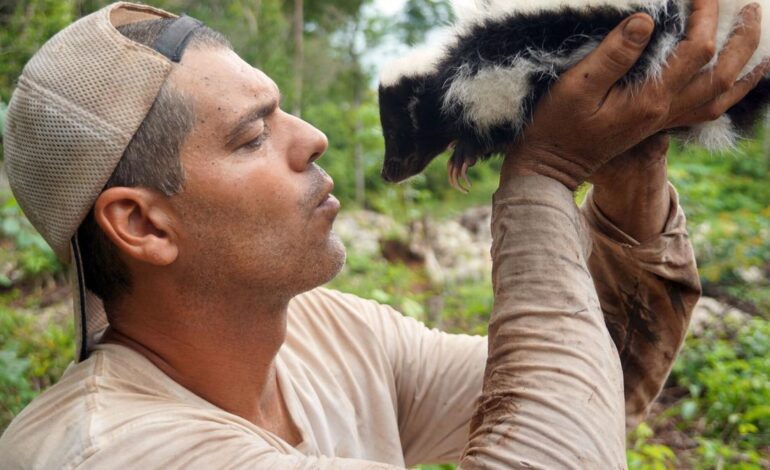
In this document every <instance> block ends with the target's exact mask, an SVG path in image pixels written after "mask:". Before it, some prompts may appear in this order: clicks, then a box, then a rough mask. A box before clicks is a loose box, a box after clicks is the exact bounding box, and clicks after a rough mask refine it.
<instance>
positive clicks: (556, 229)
mask: <svg viewBox="0 0 770 470" xmlns="http://www.w3.org/2000/svg"><path fill="white" fill-rule="evenodd" d="M492 235H493V242H492V259H493V270H492V280H493V287H494V296H495V300H494V310H493V313H492V318H491V320H490V325H489V336H488V342H489V346H488V347H489V357H488V359H487V364H486V370H485V374H484V385H483V391H482V395H481V398H480V400H479V402H478V406H477V408H476V411H475V414H474V416H473V419H472V421H471V426H470V432H471V434H470V440H469V442H468V444H467V446H466V449H465V452H464V455H463V458H462V460H461V466H462V467H463V468H574V469H585V468H613V469H618V468H625V467H626V457H625V419H624V418H625V415H624V398H623V381H622V370H621V367H620V361H619V358H618V353H617V350H616V348H615V344H614V343H613V341H612V339H611V337H610V335H609V333H608V331H607V328H606V326H605V324H604V317H603V314H602V310H601V308H600V304H599V299H598V296H597V294H596V289H595V288H594V284H593V280H592V278H591V274H590V272H589V270H588V266H587V263H588V260H587V258H588V254H589V251H590V244H591V237H590V234H589V231H588V229H587V227H586V226H585V225H584V221H583V218H582V217H581V216H580V213H579V211H578V208H577V207H576V206H575V204H574V202H573V199H572V193H571V192H570V191H569V190H567V189H566V188H565V187H564V186H563V185H561V184H560V183H558V182H556V181H554V180H552V179H550V178H545V177H541V176H527V177H517V178H512V179H511V180H509V181H508V182H507V183H506V185H505V186H502V187H501V188H500V189H499V190H498V191H497V193H496V194H495V197H494V209H493V215H492Z"/></svg>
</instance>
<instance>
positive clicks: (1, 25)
mask: <svg viewBox="0 0 770 470" xmlns="http://www.w3.org/2000/svg"><path fill="white" fill-rule="evenodd" d="M75 3H76V2H75V1H74V0H68V1H61V0H27V1H17V2H9V3H6V4H4V5H3V6H2V7H0V56H2V58H3V59H2V60H0V101H4V102H6V103H7V102H8V101H9V100H10V98H11V90H12V87H13V85H14V83H15V81H16V78H17V77H18V76H19V75H20V74H21V70H22V68H23V66H24V64H25V63H26V62H27V60H29V58H30V57H32V54H33V53H34V52H35V51H36V50H37V49H38V47H40V45H41V44H43V42H45V41H46V40H47V39H48V38H50V37H51V36H53V35H54V33H56V32H57V31H59V30H60V29H62V28H63V27H64V26H66V25H68V24H69V23H70V22H71V21H72V20H73V19H74V17H75V16H74V13H75Z"/></svg>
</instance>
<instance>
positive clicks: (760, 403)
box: [673, 318, 770, 468]
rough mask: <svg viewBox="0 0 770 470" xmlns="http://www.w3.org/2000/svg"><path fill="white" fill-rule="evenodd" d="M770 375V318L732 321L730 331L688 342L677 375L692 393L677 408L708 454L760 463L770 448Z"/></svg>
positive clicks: (676, 377)
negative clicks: (763, 452)
mask: <svg viewBox="0 0 770 470" xmlns="http://www.w3.org/2000/svg"><path fill="white" fill-rule="evenodd" d="M768 377H770V321H766V320H763V319H760V318H754V319H752V320H751V321H750V322H749V323H748V324H746V325H731V326H729V328H728V331H727V333H726V334H725V335H724V336H721V337H720V336H716V335H715V334H713V333H712V334H709V335H706V336H705V337H703V338H698V339H692V340H690V341H689V342H688V344H687V347H686V348H685V349H684V351H683V352H682V355H681V357H680V359H679V361H678V362H677V364H676V365H675V367H674V371H673V378H674V379H675V380H676V382H677V384H679V385H680V386H682V387H685V388H686V389H688V390H689V398H688V399H686V400H685V401H683V402H682V403H680V404H679V405H678V406H677V407H676V408H675V410H674V412H678V413H679V414H680V416H681V419H682V425H683V426H684V427H685V428H688V427H689V428H692V429H694V430H697V435H699V439H700V446H699V452H700V454H701V456H702V457H703V458H704V459H707V460H709V461H712V460H715V459H721V460H724V461H725V462H728V463H729V462H733V463H737V462H743V463H751V464H757V465H759V463H760V460H759V455H760V452H761V451H762V450H764V451H765V452H770V433H768V430H770V380H768ZM746 468H749V467H746ZM752 468H753V467H752Z"/></svg>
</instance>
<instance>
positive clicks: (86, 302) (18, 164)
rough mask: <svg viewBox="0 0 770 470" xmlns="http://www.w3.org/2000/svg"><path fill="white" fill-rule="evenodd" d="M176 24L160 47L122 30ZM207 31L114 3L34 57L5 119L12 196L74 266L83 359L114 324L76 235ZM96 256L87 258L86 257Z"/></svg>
mask: <svg viewBox="0 0 770 470" xmlns="http://www.w3.org/2000/svg"><path fill="white" fill-rule="evenodd" d="M162 18H176V19H175V20H174V21H173V22H171V23H170V25H169V26H167V27H166V28H165V30H164V31H163V32H162V33H161V34H160V36H159V37H158V39H157V41H155V43H154V44H153V47H146V46H144V45H142V44H139V43H136V42H134V41H132V40H130V39H128V38H127V37H125V36H123V35H122V34H121V33H120V32H119V31H118V30H117V29H116V28H117V27H120V26H123V25H126V24H130V23H135V22H139V21H146V20H154V19H162ZM201 26H202V23H201V22H199V21H197V20H195V19H193V18H190V17H188V16H182V17H177V16H176V15H173V14H171V13H168V12H166V11H163V10H160V9H157V8H153V7H150V6H146V5H138V4H131V3H124V2H121V3H114V4H112V5H109V6H106V7H104V8H102V9H101V10H99V11H97V12H95V13H92V14H90V15H88V16H85V17H83V18H81V19H80V20H78V21H76V22H74V23H72V24H71V25H69V26H68V27H67V28H65V29H63V30H62V31H60V32H59V33H57V34H56V35H55V36H53V37H52V38H51V39H50V40H49V41H48V42H46V43H45V44H44V45H43V46H42V47H41V48H40V50H39V51H38V52H37V53H36V54H35V55H34V56H33V57H32V59H30V61H29V62H28V63H27V65H26V66H25V67H24V70H23V72H22V74H21V77H19V81H18V85H17V87H16V90H14V93H13V96H12V98H11V102H10V104H9V106H8V113H7V116H6V124H5V133H4V147H5V163H6V168H7V173H8V180H9V182H10V185H11V190H12V191H13V194H14V196H15V197H16V199H17V201H18V203H19V206H20V207H21V208H22V210H23V211H24V213H25V214H26V216H27V218H29V220H30V222H31V223H32V225H33V226H34V227H35V228H36V229H37V230H38V231H39V232H40V234H41V235H42V236H43V238H44V239H45V240H46V242H48V244H49V245H50V246H51V248H53V251H54V252H55V253H56V255H57V256H58V257H59V259H61V260H62V261H63V262H65V263H69V264H70V265H71V268H70V271H71V279H72V284H73V289H74V292H73V294H74V295H73V297H74V306H75V331H76V334H77V351H76V359H77V360H78V361H82V360H84V359H86V358H87V357H88V354H89V351H90V349H91V348H92V347H93V346H94V345H95V344H96V343H97V342H98V339H99V337H100V336H101V334H102V333H103V332H104V330H105V329H106V328H107V326H108V325H109V323H108V321H107V315H106V314H105V311H104V306H103V304H102V302H101V300H100V299H99V297H98V296H96V294H94V293H93V292H91V291H90V290H88V289H87V288H86V284H85V277H84V274H83V263H82V256H81V255H82V254H81V252H80V248H79V246H78V242H77V238H78V237H77V230H78V227H79V226H80V224H81V223H82V222H83V220H84V219H85V218H86V216H87V215H88V213H89V211H90V210H91V208H92V207H93V205H94V202H95V201H96V199H97V197H98V196H99V194H100V193H101V192H102V189H103V188H104V185H105V184H106V183H107V181H108V180H109V178H110V176H112V173H113V171H114V170H115V167H116V166H117V165H118V162H119V161H120V158H121V157H122V155H123V152H124V151H125V149H126V147H127V146H128V144H129V142H130V141H131V139H132V138H133V136H134V134H135V133H136V131H137V130H138V129H139V126H140V125H141V124H142V121H144V118H145V116H146V115H147V113H148V112H149V111H150V108H151V107H152V105H153V103H154V102H155V98H156V97H157V96H158V93H159V92H160V89H161V87H162V86H163V83H164V82H165V81H166V78H167V77H168V75H169V73H170V72H171V69H172V67H173V63H174V62H179V61H180V60H181V57H182V54H183V52H184V48H185V45H186V43H187V40H188V39H189V37H190V34H191V33H192V32H193V31H194V30H195V29H197V28H199V27H201ZM86 255H87V254H86Z"/></svg>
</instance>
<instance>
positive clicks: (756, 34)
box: [673, 4, 762, 115]
mask: <svg viewBox="0 0 770 470" xmlns="http://www.w3.org/2000/svg"><path fill="white" fill-rule="evenodd" d="M741 16H742V19H741V21H740V26H739V27H738V28H736V30H735V32H734V33H733V35H732V36H731V37H730V40H729V41H728V43H727V45H726V46H725V47H724V49H722V50H721V51H720V53H719V61H718V62H717V63H716V65H715V66H714V67H713V68H711V69H710V70H704V71H702V72H700V73H699V74H698V75H697V76H696V77H695V79H694V80H693V81H692V82H690V84H689V85H687V86H686V87H685V88H684V89H683V90H681V93H680V94H679V98H678V99H677V100H676V105H675V106H676V107H677V108H678V109H691V108H694V107H697V106H699V105H702V104H704V103H707V102H709V101H711V100H713V99H714V98H716V97H718V96H721V95H722V94H724V93H727V91H728V90H730V89H732V87H733V84H734V83H735V81H736V80H737V78H738V76H739V74H740V73H741V70H743V68H744V67H745V66H746V63H748V61H749V59H751V56H752V55H753V54H754V51H755V50H756V48H757V45H758V44H759V38H760V35H761V28H760V23H761V17H762V15H761V10H760V9H759V5H757V4H752V5H748V6H746V7H745V8H744V9H743V10H742V12H741ZM676 111H677V109H674V113H673V114H674V115H677V112H676Z"/></svg>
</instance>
